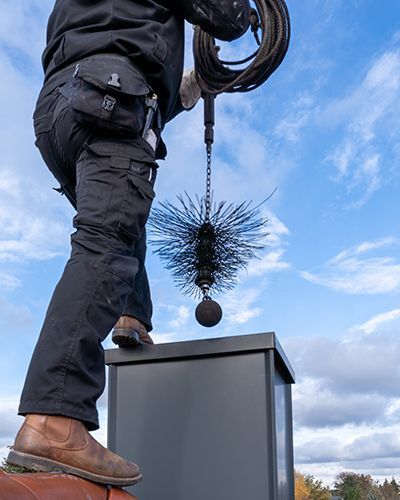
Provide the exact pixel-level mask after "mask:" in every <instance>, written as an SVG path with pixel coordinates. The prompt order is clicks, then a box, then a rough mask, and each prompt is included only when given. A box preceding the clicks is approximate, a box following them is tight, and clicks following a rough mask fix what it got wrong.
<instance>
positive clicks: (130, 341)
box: [112, 328, 142, 347]
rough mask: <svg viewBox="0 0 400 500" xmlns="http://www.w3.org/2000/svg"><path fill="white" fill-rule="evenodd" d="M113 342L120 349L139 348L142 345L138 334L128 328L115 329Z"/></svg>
mask: <svg viewBox="0 0 400 500" xmlns="http://www.w3.org/2000/svg"><path fill="white" fill-rule="evenodd" d="M112 341H113V342H114V344H117V346H118V347H137V346H139V345H142V342H141V340H140V337H139V334H138V332H136V331H135V330H130V329H128V328H114V331H113V334H112Z"/></svg>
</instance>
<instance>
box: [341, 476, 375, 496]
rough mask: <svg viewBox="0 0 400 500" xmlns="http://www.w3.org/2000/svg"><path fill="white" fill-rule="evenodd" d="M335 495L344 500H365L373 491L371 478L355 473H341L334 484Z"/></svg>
mask: <svg viewBox="0 0 400 500" xmlns="http://www.w3.org/2000/svg"><path fill="white" fill-rule="evenodd" d="M334 486H335V493H336V494H337V495H339V496H341V497H343V498H344V500H365V499H367V498H368V495H369V493H370V492H371V491H372V490H373V486H374V482H373V480H372V477H371V476H369V475H364V474H356V473H355V472H341V473H340V474H338V476H337V477H336V481H335V483H334Z"/></svg>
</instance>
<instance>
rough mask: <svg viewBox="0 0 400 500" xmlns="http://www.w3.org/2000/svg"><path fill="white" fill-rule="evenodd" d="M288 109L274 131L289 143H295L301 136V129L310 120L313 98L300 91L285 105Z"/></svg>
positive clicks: (313, 110)
mask: <svg viewBox="0 0 400 500" xmlns="http://www.w3.org/2000/svg"><path fill="white" fill-rule="evenodd" d="M287 107H288V108H289V109H290V111H289V113H288V114H287V116H285V117H284V118H283V119H281V120H280V121H279V122H278V124H277V125H276V127H275V130H274V133H275V135H276V136H277V137H278V138H280V139H284V140H286V141H288V142H291V143H297V142H298V141H299V140H300V138H301V135H300V133H301V130H302V129H303V128H304V127H305V126H306V125H307V124H308V123H309V122H310V119H311V118H312V116H313V113H314V112H315V109H314V107H315V102H314V98H313V97H312V96H310V95H309V94H307V93H301V94H299V95H298V96H296V99H295V100H294V101H293V102H291V103H289V105H288V106H287Z"/></svg>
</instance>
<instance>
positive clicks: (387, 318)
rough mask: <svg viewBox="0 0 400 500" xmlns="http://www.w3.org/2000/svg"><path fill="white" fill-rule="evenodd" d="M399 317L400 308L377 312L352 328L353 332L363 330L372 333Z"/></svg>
mask: <svg viewBox="0 0 400 500" xmlns="http://www.w3.org/2000/svg"><path fill="white" fill-rule="evenodd" d="M399 318H400V309H393V310H392V311H387V312H384V313H381V314H377V315H376V316H373V317H372V318H371V319H369V320H368V321H366V322H365V323H362V324H361V325H356V326H355V327H353V328H352V332H363V333H366V334H368V335H370V334H372V333H375V332H376V331H377V330H378V329H380V328H382V326H383V325H385V324H388V323H391V322H392V321H395V320H397V319H399Z"/></svg>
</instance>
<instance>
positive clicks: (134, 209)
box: [77, 140, 157, 244]
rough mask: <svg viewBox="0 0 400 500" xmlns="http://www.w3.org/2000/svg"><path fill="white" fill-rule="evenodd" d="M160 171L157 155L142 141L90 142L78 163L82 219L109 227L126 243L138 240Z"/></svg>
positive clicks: (79, 211)
mask: <svg viewBox="0 0 400 500" xmlns="http://www.w3.org/2000/svg"><path fill="white" fill-rule="evenodd" d="M156 170H157V164H156V163H155V161H154V155H153V154H149V152H148V151H146V150H145V149H143V148H142V147H141V145H140V144H139V143H135V142H129V143H127V142H123V141H109V140H97V141H95V142H94V143H91V144H89V145H87V146H86V151H85V152H84V153H83V154H82V156H81V158H80V161H79V164H78V179H77V182H78V189H77V196H78V219H79V220H82V218H83V219H84V220H85V221H87V220H89V219H90V220H91V221H92V222H93V223H96V224H102V225H104V226H107V227H108V228H109V229H111V230H112V232H113V233H114V234H115V233H116V234H115V235H116V236H117V237H118V239H121V240H123V241H125V242H126V243H129V244H131V243H132V242H133V241H135V240H138V239H139V238H140V237H141V235H142V233H143V230H144V227H145V225H146V222H147V219H148V216H149V212H150V209H151V204H152V201H153V199H154V196H155V194H154V189H153V186H154V182H155V179H156ZM93 205H96V207H94V206H93Z"/></svg>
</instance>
